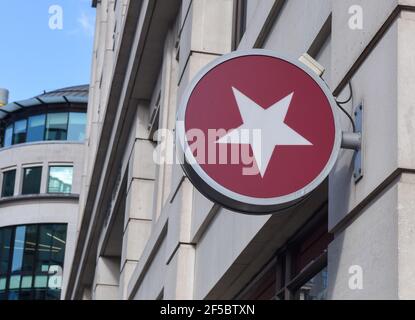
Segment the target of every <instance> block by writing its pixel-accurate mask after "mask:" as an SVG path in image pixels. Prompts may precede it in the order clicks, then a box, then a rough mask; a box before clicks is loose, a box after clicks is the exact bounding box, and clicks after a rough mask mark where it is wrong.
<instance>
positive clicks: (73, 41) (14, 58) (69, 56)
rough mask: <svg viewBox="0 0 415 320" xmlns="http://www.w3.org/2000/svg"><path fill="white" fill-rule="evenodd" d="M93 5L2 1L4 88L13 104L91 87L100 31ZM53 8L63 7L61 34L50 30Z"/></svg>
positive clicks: (0, 76) (77, 0)
mask: <svg viewBox="0 0 415 320" xmlns="http://www.w3.org/2000/svg"><path fill="white" fill-rule="evenodd" d="M91 2H92V1H91V0H0V12H1V19H0V88H7V89H9V90H10V98H9V101H10V102H11V101H17V100H23V99H27V98H31V97H33V96H35V95H37V94H40V93H42V92H43V90H46V91H50V90H54V89H59V88H62V87H67V86H72V85H79V84H86V83H89V79H90V69H91V68H90V66H91V61H92V47H93V33H94V28H95V9H94V8H92V7H91ZM53 5H58V6H60V7H61V8H62V13H63V20H62V21H63V28H62V29H61V30H59V29H55V30H52V29H50V27H49V20H50V18H51V17H52V14H50V13H49V9H50V7H51V6H53ZM52 18H53V17H52Z"/></svg>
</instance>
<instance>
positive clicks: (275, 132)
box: [216, 88, 312, 177]
mask: <svg viewBox="0 0 415 320" xmlns="http://www.w3.org/2000/svg"><path fill="white" fill-rule="evenodd" d="M232 90H233V94H234V96H235V99H236V102H237V104H238V108H239V112H240V113H241V117H242V120H243V124H242V125H241V126H240V127H238V128H236V129H234V130H231V131H230V132H229V133H228V134H226V135H224V136H223V137H221V138H220V139H218V140H217V141H216V143H223V144H229V143H231V144H250V145H251V148H252V151H253V155H254V157H255V162H256V164H257V166H258V169H259V173H260V174H261V177H264V175H265V172H266V170H267V168H268V165H269V162H270V160H271V157H272V154H273V152H274V149H275V147H276V146H311V145H312V143H311V142H310V141H308V140H307V139H305V138H304V137H303V136H301V135H300V134H298V133H297V132H296V131H294V130H293V129H291V128H290V127H289V126H287V125H286V124H285V123H284V121H285V117H286V115H287V112H288V108H289V106H290V103H291V100H292V97H293V95H294V92H292V93H291V94H289V95H288V96H286V97H285V98H283V99H281V100H280V101H278V102H276V103H274V104H273V105H272V106H271V107H269V108H267V109H264V108H262V107H261V106H260V105H258V104H257V103H255V102H254V101H252V100H251V99H250V98H248V97H247V96H246V95H244V94H243V93H241V92H240V91H239V90H238V89H236V88H232ZM256 130H259V132H260V139H254V138H253V135H252V134H246V133H247V132H250V133H252V132H254V131H256Z"/></svg>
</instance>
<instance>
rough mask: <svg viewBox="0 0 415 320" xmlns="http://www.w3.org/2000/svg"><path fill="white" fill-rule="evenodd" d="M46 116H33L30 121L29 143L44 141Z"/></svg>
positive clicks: (28, 129) (28, 130)
mask: <svg viewBox="0 0 415 320" xmlns="http://www.w3.org/2000/svg"><path fill="white" fill-rule="evenodd" d="M45 120H46V115H44V114H41V115H38V116H32V117H29V119H28V128H27V140H26V141H27V142H35V141H42V140H43V139H44V135H45Z"/></svg>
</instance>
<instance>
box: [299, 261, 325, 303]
mask: <svg viewBox="0 0 415 320" xmlns="http://www.w3.org/2000/svg"><path fill="white" fill-rule="evenodd" d="M327 278H328V277H327V267H325V268H324V269H323V270H321V271H320V272H319V273H317V274H316V275H315V276H314V277H313V278H311V279H310V280H309V281H308V282H307V283H305V284H304V285H302V286H301V288H300V289H299V290H298V291H297V293H296V294H295V298H296V299H298V300H326V298H327Z"/></svg>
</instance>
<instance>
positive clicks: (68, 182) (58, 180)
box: [48, 166, 73, 193]
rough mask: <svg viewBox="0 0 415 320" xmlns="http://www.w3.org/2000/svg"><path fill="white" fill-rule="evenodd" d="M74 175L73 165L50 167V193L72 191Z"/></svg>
mask: <svg viewBox="0 0 415 320" xmlns="http://www.w3.org/2000/svg"><path fill="white" fill-rule="evenodd" d="M72 177H73V167H69V166H56V167H50V168H49V179H48V193H71V191H72Z"/></svg>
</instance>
